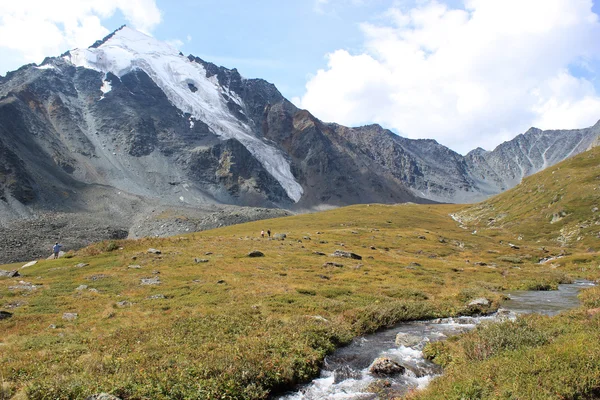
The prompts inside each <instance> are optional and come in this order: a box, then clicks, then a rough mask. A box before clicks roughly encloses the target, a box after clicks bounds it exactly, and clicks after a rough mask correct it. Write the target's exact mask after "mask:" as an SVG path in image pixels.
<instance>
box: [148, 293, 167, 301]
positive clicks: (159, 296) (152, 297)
mask: <svg viewBox="0 0 600 400" xmlns="http://www.w3.org/2000/svg"><path fill="white" fill-rule="evenodd" d="M148 299H149V300H158V299H166V297H165V295H164V294H153V295H152V296H150V297H148Z"/></svg>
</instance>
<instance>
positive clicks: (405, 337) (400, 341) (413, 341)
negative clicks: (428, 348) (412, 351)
mask: <svg viewBox="0 0 600 400" xmlns="http://www.w3.org/2000/svg"><path fill="white" fill-rule="evenodd" d="M419 343H421V338H420V337H419V336H417V335H413V334H410V333H406V332H399V333H398V334H397V335H396V346H404V347H415V346H417V345H418V344H419Z"/></svg>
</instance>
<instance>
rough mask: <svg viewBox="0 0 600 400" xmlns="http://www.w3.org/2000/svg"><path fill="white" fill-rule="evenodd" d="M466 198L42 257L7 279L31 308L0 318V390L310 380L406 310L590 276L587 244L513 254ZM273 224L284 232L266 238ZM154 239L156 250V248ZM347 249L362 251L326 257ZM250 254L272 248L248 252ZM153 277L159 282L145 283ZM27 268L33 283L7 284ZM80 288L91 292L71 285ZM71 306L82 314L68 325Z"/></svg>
mask: <svg viewBox="0 0 600 400" xmlns="http://www.w3.org/2000/svg"><path fill="white" fill-rule="evenodd" d="M462 208H463V206H456V205H413V204H406V205H394V206H387V205H358V206H352V207H346V208H341V209H336V210H330V211H326V212H321V213H315V214H306V215H299V216H292V217H286V218H279V219H272V220H266V221H258V222H252V223H247V224H242V225H238V226H231V227H226V228H220V229H215V230H212V231H206V232H201V233H194V234H189V235H183V236H180V237H172V238H166V239H140V240H123V241H117V242H116V245H117V247H122V249H117V250H113V251H107V249H109V248H112V247H114V246H112V245H110V244H109V243H106V242H105V243H99V244H96V245H93V246H90V247H88V248H86V249H82V250H80V251H79V252H77V253H76V254H75V256H74V257H73V258H70V259H59V260H43V261H40V262H38V264H36V265H35V266H32V267H29V268H26V269H23V270H21V273H22V275H23V276H22V277H20V278H12V279H2V280H0V296H1V298H2V303H4V304H0V306H2V305H4V306H6V305H7V304H8V303H23V304H24V305H23V306H21V307H19V308H16V309H14V310H12V312H14V316H13V317H12V318H10V319H8V320H5V321H2V322H0V327H1V328H2V335H1V337H0V350H1V354H0V373H1V376H2V379H3V381H4V383H3V385H4V386H3V387H4V389H2V390H3V391H2V392H1V393H2V395H1V396H0V399H4V398H7V399H8V398H10V397H11V396H13V395H15V394H18V395H20V396H25V397H28V398H32V399H37V398H82V397H85V396H88V395H90V394H93V393H98V392H111V393H115V394H116V395H119V396H121V397H123V398H130V399H142V398H153V399H158V398H199V399H202V398H205V399H212V398H247V399H250V398H252V399H259V398H266V397H267V396H268V394H269V393H271V392H273V391H277V390H280V389H283V388H286V387H289V386H290V385H292V384H294V383H297V382H300V381H305V380H307V379H310V378H311V377H313V376H314V375H315V374H316V373H317V372H318V369H319V367H320V363H321V361H322V359H323V357H324V356H325V354H327V353H328V352H331V351H332V350H333V349H334V348H335V347H336V346H339V345H341V344H343V343H346V342H348V341H349V340H350V339H351V338H352V337H355V336H356V335H360V334H363V333H366V332H370V331H374V330H376V329H380V328H382V327H385V326H390V325H393V324H395V323H397V322H399V321H402V320H407V319H420V318H431V317H436V316H446V315H456V314H468V313H473V312H478V311H481V310H477V309H472V308H470V307H468V306H467V303H468V301H469V300H470V299H472V298H475V297H480V296H486V297H488V298H489V299H491V300H492V301H493V307H496V306H497V305H498V304H499V302H500V301H501V300H502V297H503V296H502V291H503V290H505V289H511V288H522V287H535V286H536V285H555V284H556V283H557V282H560V281H565V280H568V279H569V277H570V276H585V277H597V274H598V270H597V269H596V268H595V265H594V262H593V260H591V259H589V255H588V254H587V253H586V254H585V255H584V256H581V257H587V258H582V260H583V261H581V260H580V261H579V262H576V259H577V257H580V256H577V255H571V256H570V257H571V261H570V262H564V263H563V265H561V266H560V267H556V266H555V265H540V264H537V261H538V259H539V258H542V257H544V256H547V255H548V254H555V255H558V254H560V252H561V250H562V249H561V248H559V247H552V246H546V248H545V249H542V248H541V246H540V245H539V244H538V243H532V242H528V241H525V240H524V241H520V243H519V245H520V246H519V247H520V248H519V249H518V250H517V249H513V248H511V247H509V246H508V244H507V243H508V241H509V240H512V233H510V232H505V231H503V230H500V229H495V230H493V231H491V233H490V234H487V233H484V234H481V233H479V232H478V233H477V234H473V233H472V231H471V230H465V229H462V228H461V227H459V226H458V224H457V223H456V222H455V221H453V220H452V218H450V216H449V214H451V213H456V212H458V211H459V210H460V209H462ZM267 229H270V230H271V231H272V232H273V233H285V234H286V235H287V238H286V239H285V240H284V241H278V240H267V239H262V238H260V231H261V230H265V231H266V230H267ZM150 247H153V248H157V249H160V250H161V251H162V254H160V255H155V254H150V253H148V252H147V249H148V248H150ZM338 249H340V250H345V251H351V252H354V253H357V254H360V255H361V256H362V257H363V259H362V260H352V259H347V258H334V257H331V254H332V253H333V252H334V251H335V250H338ZM252 250H260V251H262V252H264V253H265V257H262V258H249V257H247V253H248V252H250V251H252ZM315 252H322V253H325V254H326V255H325V256H322V255H317V254H315ZM195 258H198V259H208V260H209V261H208V262H207V263H196V262H195V261H194V259H195ZM514 258H518V260H519V263H518V264H516V263H514V262H513V261H514ZM326 262H336V263H340V264H343V266H342V267H336V266H324V264H325V263H326ZM79 263H87V264H89V265H88V266H85V267H81V268H76V267H75V266H76V265H77V264H79ZM129 265H140V266H141V267H142V268H140V269H133V268H128V266H129ZM18 266H20V265H12V266H4V267H2V269H11V268H15V267H18ZM582 268H585V271H584V270H582ZM156 276H159V277H160V281H161V284H160V285H156V286H142V285H140V282H141V279H143V278H152V277H156ZM19 280H23V281H27V282H31V283H33V284H35V285H39V286H40V287H39V288H38V289H37V290H35V291H31V292H29V291H23V290H9V288H8V287H9V286H14V285H15V284H17V282H18V281H19ZM80 285H88V288H87V289H84V290H80V291H77V290H76V288H77V287H79V286H80ZM91 288H94V289H97V292H91V291H89V289H91ZM153 295H162V296H164V298H158V299H151V296H153ZM122 301H126V302H130V303H131V304H129V303H124V304H122V305H119V304H118V303H119V302H122ZM493 307H492V308H493ZM65 312H75V313H77V314H78V318H77V319H76V320H75V321H65V320H63V319H62V316H63V313H65ZM51 325H53V326H55V327H53V328H50V326H51Z"/></svg>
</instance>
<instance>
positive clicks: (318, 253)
mask: <svg viewBox="0 0 600 400" xmlns="http://www.w3.org/2000/svg"><path fill="white" fill-rule="evenodd" d="M313 254H316V255H318V256H324V255H326V254H325V253H322V252H320V251H313Z"/></svg>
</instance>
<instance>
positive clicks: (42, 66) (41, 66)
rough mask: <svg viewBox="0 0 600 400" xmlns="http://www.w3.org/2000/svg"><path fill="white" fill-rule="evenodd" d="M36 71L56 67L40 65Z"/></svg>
mask: <svg viewBox="0 0 600 400" xmlns="http://www.w3.org/2000/svg"><path fill="white" fill-rule="evenodd" d="M35 68H36V69H56V67H55V66H54V65H51V64H46V65H40V66H39V67H35Z"/></svg>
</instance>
